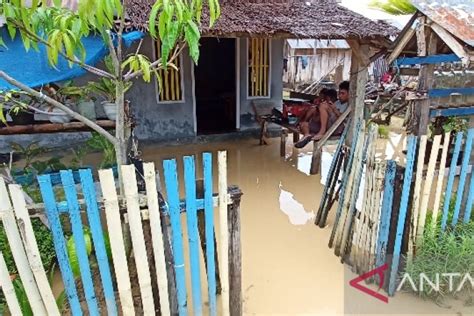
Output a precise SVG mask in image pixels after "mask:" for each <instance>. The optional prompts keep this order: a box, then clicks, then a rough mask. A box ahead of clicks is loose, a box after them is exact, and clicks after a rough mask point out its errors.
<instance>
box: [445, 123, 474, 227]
mask: <svg viewBox="0 0 474 316" xmlns="http://www.w3.org/2000/svg"><path fill="white" fill-rule="evenodd" d="M473 137H474V128H471V129H469V130H468V132H467V137H466V147H465V149H464V157H463V160H462V165H461V174H460V178H459V184H458V189H457V191H458V192H457V194H456V204H455V206H454V214H453V220H452V222H451V226H456V224H457V223H458V219H459V212H460V211H461V203H462V200H463V194H464V186H465V185H466V178H467V173H468V168H469V160H470V159H471V151H472V140H473Z"/></svg>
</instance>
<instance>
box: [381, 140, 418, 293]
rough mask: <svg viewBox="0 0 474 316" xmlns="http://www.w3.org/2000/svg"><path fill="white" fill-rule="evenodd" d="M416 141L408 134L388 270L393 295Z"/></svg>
mask: <svg viewBox="0 0 474 316" xmlns="http://www.w3.org/2000/svg"><path fill="white" fill-rule="evenodd" d="M417 141H418V139H417V138H416V137H415V136H413V135H410V136H408V145H407V149H408V152H407V158H406V159H407V162H406V165H405V175H404V177H403V188H402V197H401V202H400V211H399V214H398V222H397V232H396V236H395V245H394V248H393V258H392V267H391V271H390V280H389V282H390V283H389V288H388V294H389V295H390V296H393V295H394V294H395V288H396V283H397V275H398V267H399V265H400V253H401V248H402V240H403V231H404V229H405V220H406V216H407V211H408V203H409V199H410V190H411V180H412V177H413V166H414V163H415V156H416V151H417V146H416V145H417Z"/></svg>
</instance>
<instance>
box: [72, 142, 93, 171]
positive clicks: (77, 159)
mask: <svg viewBox="0 0 474 316" xmlns="http://www.w3.org/2000/svg"><path fill="white" fill-rule="evenodd" d="M71 151H72V154H73V155H74V157H73V158H72V161H71V168H73V169H79V168H80V167H83V166H84V162H83V161H84V157H85V156H86V155H87V154H88V153H89V151H90V148H89V147H88V146H81V147H79V148H77V149H74V148H71Z"/></svg>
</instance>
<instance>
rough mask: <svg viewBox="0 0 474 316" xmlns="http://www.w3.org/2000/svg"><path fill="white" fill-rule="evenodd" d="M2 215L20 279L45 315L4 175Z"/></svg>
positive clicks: (0, 202)
mask: <svg viewBox="0 0 474 316" xmlns="http://www.w3.org/2000/svg"><path fill="white" fill-rule="evenodd" d="M0 215H1V218H2V224H3V228H4V230H5V234H6V236H7V240H8V244H9V245H15V247H10V250H11V252H12V256H13V259H14V261H15V264H16V268H17V270H18V274H19V275H20V279H21V281H22V284H23V286H24V288H25V293H26V296H27V298H28V301H29V302H30V305H31V307H32V308H34V309H35V310H37V311H38V313H39V314H43V315H45V314H46V309H45V307H44V305H43V302H42V299H41V295H40V293H39V289H38V287H37V285H36V282H35V278H34V275H33V272H32V271H31V268H30V266H29V264H28V257H27V255H26V252H25V249H24V248H23V243H22V241H21V237H20V232H19V231H18V226H17V223H16V220H15V217H14V215H13V209H12V205H11V202H10V199H9V197H8V191H7V187H6V185H5V180H4V179H3V177H0Z"/></svg>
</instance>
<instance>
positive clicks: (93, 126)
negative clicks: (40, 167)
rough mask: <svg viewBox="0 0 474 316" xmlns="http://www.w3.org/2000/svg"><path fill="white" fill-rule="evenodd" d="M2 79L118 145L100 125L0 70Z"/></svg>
mask: <svg viewBox="0 0 474 316" xmlns="http://www.w3.org/2000/svg"><path fill="white" fill-rule="evenodd" d="M0 78H2V79H4V80H5V81H6V82H8V83H10V84H11V85H13V86H15V87H18V88H20V89H21V90H23V91H26V92H28V93H29V94H30V95H32V96H34V97H36V98H38V99H40V100H44V101H46V102H47V103H49V104H51V105H52V106H54V107H57V108H59V109H61V110H63V111H64V112H66V114H68V115H70V116H71V117H73V118H74V119H76V120H78V121H81V122H83V123H84V124H85V125H87V126H88V127H90V128H91V129H93V130H94V131H96V132H98V133H99V134H101V135H103V136H105V138H107V140H109V141H110V142H111V143H112V144H114V145H116V144H117V140H116V139H115V137H113V136H112V135H111V134H110V133H109V132H107V131H106V130H105V129H103V128H102V127H100V126H99V125H97V124H96V123H94V122H93V121H91V120H89V119H88V118H86V117H84V116H82V115H80V114H78V113H76V112H74V111H73V110H71V109H70V108H68V107H67V106H65V105H64V104H62V103H61V102H58V101H56V100H54V99H53V98H51V97H48V96H47V95H45V94H43V93H41V92H39V91H36V90H34V89H32V88H30V87H28V86H27V85H25V84H23V83H21V82H19V81H17V80H15V79H13V78H12V77H10V76H9V75H7V74H6V73H5V72H4V71H1V70H0Z"/></svg>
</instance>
